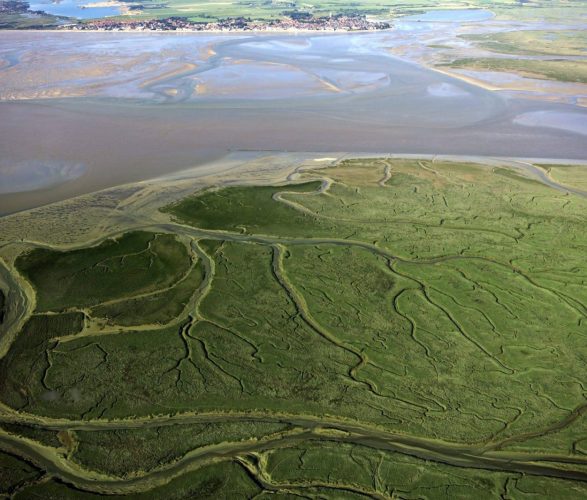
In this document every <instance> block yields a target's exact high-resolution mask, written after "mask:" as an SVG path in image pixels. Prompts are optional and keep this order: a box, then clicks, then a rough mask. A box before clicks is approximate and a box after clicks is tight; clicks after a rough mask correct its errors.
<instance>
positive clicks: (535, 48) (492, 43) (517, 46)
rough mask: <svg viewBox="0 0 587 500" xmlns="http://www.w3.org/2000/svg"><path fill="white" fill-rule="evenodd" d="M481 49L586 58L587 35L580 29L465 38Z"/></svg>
mask: <svg viewBox="0 0 587 500" xmlns="http://www.w3.org/2000/svg"><path fill="white" fill-rule="evenodd" d="M462 38H464V39H466V40H471V41H474V42H475V43H476V45H478V46H479V47H482V48H484V49H487V50H491V51H492V52H499V53H501V54H514V55H546V56H584V55H587V35H586V34H585V32H584V31H581V30H569V31H563V30H561V31H544V30H536V31H534V30H524V31H506V32H501V33H491V34H486V35H463V36H462Z"/></svg>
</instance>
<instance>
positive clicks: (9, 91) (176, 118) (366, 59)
mask: <svg viewBox="0 0 587 500" xmlns="http://www.w3.org/2000/svg"><path fill="white" fill-rule="evenodd" d="M394 40H395V39H394V37H393V34H391V33H388V32H381V33H368V34H345V35H298V36H285V35H281V36H277V35H258V36H242V35H240V36H226V35H221V36H212V35H209V34H206V35H199V34H181V35H176V34H148V35H146V34H138V33H127V34H125V33H47V32H45V33H15V32H12V33H8V32H3V33H0V57H2V58H3V59H5V60H7V61H9V62H10V64H7V65H5V66H4V67H3V68H2V69H0V81H1V82H2V85H0V95H2V96H4V97H3V99H4V101H2V100H0V157H1V158H2V160H3V162H6V164H7V165H12V166H14V165H16V166H18V169H21V170H22V172H18V174H15V173H14V172H13V173H12V174H11V177H10V178H9V177H8V176H5V177H4V180H3V183H4V187H3V190H4V191H5V194H2V196H1V197H0V213H7V212H11V211H15V210H21V209H25V208H28V207H31V206H34V205H39V204H44V203H48V202H51V201H55V200H58V199H63V198H66V197H70V196H74V195H76V194H80V193H84V192H89V191H94V190H96V189H101V188H105V187H109V186H114V185H118V184H121V183H125V182H132V181H137V180H142V179H148V178H152V177H156V176H159V175H163V174H166V173H170V172H175V171H178V170H182V169H186V168H189V167H193V166H196V165H201V164H204V163H206V162H207V161H209V160H211V159H216V158H220V157H222V156H224V155H226V154H227V153H229V152H231V151H242V150H246V151H264V150H269V151H290V152H291V151H294V152H296V151H297V152H305V151H312V152H317V153H322V152H324V153H329V152H333V151H334V152H336V151H343V152H344V151H348V152H366V153H368V152H389V153H429V154H461V155H463V154H464V155H476V156H477V155H495V156H520V157H547V158H576V159H584V158H587V144H586V141H585V137H584V135H582V132H581V130H578V129H577V128H576V126H575V125H573V126H572V127H566V128H565V127H562V126H561V123H563V124H564V122H565V120H567V118H568V119H569V122H570V123H571V122H572V123H580V122H581V121H584V122H585V123H587V110H586V109H585V108H580V107H578V106H571V105H563V104H556V103H549V102H539V101H532V100H526V99H513V98H507V97H504V96H503V95H501V94H499V93H496V92H491V91H488V90H485V89H483V88H480V87H477V86H474V85H471V84H468V83H466V82H464V81H461V80H458V79H455V78H451V77H449V76H447V75H444V74H441V73H439V72H436V71H432V70H429V69H426V68H423V67H421V66H418V65H417V64H413V63H410V62H406V61H404V60H401V59H398V58H396V57H392V56H391V55H390V53H389V47H390V46H391V45H392V44H393V43H395V41H394ZM8 56H10V59H9V57H8ZM532 113H541V114H540V115H539V116H541V120H542V122H541V123H542V125H541V126H539V127H538V126H533V125H534V123H530V122H528V121H527V120H525V119H521V118H520V117H524V116H526V117H527V116H535V115H532ZM578 132H579V133H578ZM46 165H83V166H84V168H85V170H84V171H83V172H82V173H83V175H80V176H77V177H75V176H69V177H68V176H63V177H59V175H55V172H56V171H59V170H58V169H57V170H55V169H54V170H53V171H49V172H53V177H51V175H49V174H48V173H47V172H48V171H47V170H46V169H45V170H43V169H42V168H41V167H39V166H46ZM40 168H41V170H39V169H40ZM43 168H44V167H43ZM35 169H36V170H35ZM35 172H42V175H41V174H39V178H42V179H49V178H50V179H52V180H51V181H50V182H49V181H47V182H46V183H43V182H41V183H40V184H37V185H35V184H27V182H25V181H26V179H32V178H35V177H36V176H37V174H36V173H35ZM10 179H12V180H10ZM23 179H25V181H23ZM56 180H57V181H58V182H61V184H59V185H55V182H54V181H56ZM6 184H9V187H6ZM10 185H12V188H11V187H10ZM23 186H24V187H25V188H27V186H28V188H29V189H37V191H31V192H30V195H27V194H26V193H12V194H7V193H6V191H10V190H12V191H15V190H17V189H18V190H22V189H23Z"/></svg>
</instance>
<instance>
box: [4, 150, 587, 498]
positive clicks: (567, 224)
mask: <svg viewBox="0 0 587 500" xmlns="http://www.w3.org/2000/svg"><path fill="white" fill-rule="evenodd" d="M543 168H545V169H546V170H547V172H548V173H549V175H550V176H551V177H552V178H553V179H555V180H556V181H559V182H561V183H563V184H565V185H568V186H574V187H576V188H580V187H582V186H583V182H584V179H583V177H584V176H583V175H582V173H581V172H582V171H579V170H578V167H555V166H543ZM585 213H587V198H586V197H584V196H581V195H580V194H579V193H576V194H571V193H565V192H563V191H558V190H554V189H552V188H549V187H547V186H546V185H543V184H541V183H539V182H537V181H536V180H534V179H532V178H530V177H527V176H526V175H524V174H522V173H520V172H518V171H514V170H510V169H507V168H492V167H489V166H482V165H476V164H471V163H467V164H465V163H450V162H442V161H435V162H432V161H420V160H389V159H376V158H375V159H360V160H346V161H344V162H342V163H341V164H339V165H337V166H334V167H330V168H326V169H316V170H306V171H305V172H304V173H303V174H302V176H301V178H300V179H299V180H298V181H296V183H292V184H287V185H282V186H263V187H255V186H248V187H241V186H232V187H226V188H221V189H209V190H204V191H201V192H198V193H195V194H194V195H192V196H189V197H187V198H185V199H183V200H181V201H179V202H178V203H175V204H173V205H170V206H167V207H165V208H164V209H163V214H165V215H166V216H167V217H169V222H168V223H166V224H164V225H163V227H164V228H165V231H167V232H168V233H160V232H149V233H147V232H134V233H127V234H126V235H124V236H118V237H116V238H114V239H112V238H108V239H105V240H104V241H103V242H102V243H100V244H98V245H95V246H92V247H87V248H79V249H76V250H69V251H56V250H48V249H34V250H32V251H28V252H27V251H25V252H23V253H22V254H21V255H20V256H19V257H18V258H17V259H16V261H15V264H16V267H17V269H18V271H19V272H20V273H21V274H22V275H23V276H25V277H26V278H27V279H28V280H29V281H30V283H31V285H32V286H33V287H34V290H35V292H36V296H37V304H36V310H35V311H34V314H33V315H32V316H31V317H30V318H29V319H28V321H27V322H26V325H25V327H24V329H23V331H22V332H21V333H20V334H19V335H18V336H17V338H16V341H15V342H14V343H13V344H12V346H11V348H10V350H9V351H8V354H7V355H6V356H5V357H4V358H3V359H2V360H0V399H1V401H2V402H3V403H4V404H5V405H8V407H10V408H13V409H16V410H19V413H16V414H11V413H3V412H0V448H1V449H2V450H4V451H6V453H8V455H6V456H4V457H0V464H2V465H1V468H2V470H11V468H14V467H17V466H18V467H20V469H19V470H22V471H24V472H22V474H24V476H23V477H26V478H28V477H29V476H30V479H26V480H25V479H23V480H22V481H26V482H27V484H26V485H24V486H23V485H22V484H21V482H22V481H21V480H20V479H19V480H18V481H15V482H14V484H13V483H10V482H7V483H6V484H7V486H3V488H4V489H5V490H6V491H8V490H11V489H12V490H14V488H18V489H19V491H18V492H17V493H16V495H14V498H32V497H34V495H41V496H42V497H43V498H60V499H61V498H95V497H97V496H99V495H105V494H108V495H112V496H111V498H119V497H120V498H122V497H124V498H134V497H136V498H161V497H165V498H186V495H187V496H188V497H189V495H192V497H197V498H251V497H253V496H255V495H258V498H263V497H269V496H270V495H271V496H275V495H278V496H283V497H285V498H290V497H291V496H292V495H294V496H295V495H305V496H307V497H310V498H332V499H335V498H336V499H338V498H349V499H351V498H352V499H355V498H364V497H366V496H367V497H371V498H398V497H399V498H416V497H418V498H420V497H425V498H432V499H434V498H470V497H471V496H475V497H479V498H488V499H489V498H496V497H500V496H501V497H502V498H581V497H583V496H585V495H587V489H586V488H587V487H586V486H585V485H586V484H587V459H586V458H585V454H586V453H587V444H586V443H585V425H586V421H585V413H587V404H586V403H585V390H584V380H585V379H586V376H587V368H586V366H587V364H586V363H585V360H586V359H587V350H586V348H585V335H586V334H587V331H586V330H585V325H586V323H585V319H586V317H587V288H586V286H585V284H586V281H585V279H586V276H587V268H586V265H585V259H584V249H585V247H586V245H587V235H586V234H585V231H584V227H585V222H586V220H585ZM178 223H179V224H178ZM170 232H174V233H176V234H170ZM11 415H12V416H11ZM17 457H22V458H23V459H25V460H26V461H27V463H28V462H30V464H31V465H26V466H25V465H19V464H20V462H18V460H19V459H18V458H17ZM15 460H16V462H15ZM23 463H24V462H23ZM33 465H34V467H33ZM39 470H46V471H50V474H49V475H48V476H47V477H45V478H44V479H42V480H39V479H38V475H39V472H38V471H39ZM7 474H8V473H7ZM14 477H15V478H17V479H18V478H19V477H20V476H18V475H14ZM19 481H21V482H19ZM17 483H18V484H19V486H18V487H17V486H15V485H16V484H17ZM12 490H11V491H12Z"/></svg>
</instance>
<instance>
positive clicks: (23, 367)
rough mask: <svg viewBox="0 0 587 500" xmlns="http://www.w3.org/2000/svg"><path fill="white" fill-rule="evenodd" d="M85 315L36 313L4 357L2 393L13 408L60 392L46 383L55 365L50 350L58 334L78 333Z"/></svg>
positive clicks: (0, 369) (0, 365)
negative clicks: (47, 376)
mask: <svg viewBox="0 0 587 500" xmlns="http://www.w3.org/2000/svg"><path fill="white" fill-rule="evenodd" d="M83 321H84V315H83V314H81V313H64V314H52V315H44V314H42V315H34V316H32V317H31V318H30V319H29V321H28V322H27V323H26V325H25V326H24V328H23V330H22V331H21V332H20V333H19V335H18V336H17V338H16V340H15V341H14V343H13V344H12V346H11V348H10V351H8V354H7V355H6V356H5V357H4V358H2V360H0V397H1V398H2V401H4V402H5V403H7V404H8V405H10V406H12V407H13V408H24V407H27V406H28V405H29V404H33V403H34V401H35V400H42V399H46V400H51V399H53V398H54V397H55V396H56V393H55V392H54V391H52V390H51V389H50V388H49V386H47V383H46V378H45V377H46V374H47V373H46V372H47V370H48V369H49V368H50V366H51V358H50V355H49V354H48V352H49V351H50V350H51V349H52V348H54V347H55V346H56V345H57V342H55V341H54V339H55V338H56V337H59V336H62V335H74V334H76V333H78V332H80V331H81V329H82V327H83Z"/></svg>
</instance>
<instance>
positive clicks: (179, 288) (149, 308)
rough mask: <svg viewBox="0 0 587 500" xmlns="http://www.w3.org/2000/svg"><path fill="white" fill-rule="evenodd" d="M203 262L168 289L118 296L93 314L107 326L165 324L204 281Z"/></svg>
mask: <svg viewBox="0 0 587 500" xmlns="http://www.w3.org/2000/svg"><path fill="white" fill-rule="evenodd" d="M204 276H205V273H204V269H203V266H202V262H201V261H200V260H197V261H196V263H195V264H194V265H193V266H192V268H191V269H190V271H189V272H188V273H187V274H186V275H185V276H184V277H182V278H180V279H179V281H177V282H175V283H173V284H172V285H171V287H170V288H169V289H167V290H163V291H158V292H151V293H148V294H144V295H142V296H140V297H133V298H129V299H124V298H122V299H119V300H115V301H111V302H109V303H106V304H102V305H99V306H96V307H94V308H92V316H93V317H98V318H105V319H106V320H107V322H108V324H110V325H123V326H138V325H146V324H160V325H163V324H166V323H169V322H170V321H172V320H174V319H176V318H179V317H180V316H181V314H182V312H183V311H184V309H185V308H186V306H187V305H188V304H189V302H190V299H191V298H192V297H193V295H194V293H195V292H196V291H197V290H198V288H199V287H200V286H201V284H202V281H203V280H204Z"/></svg>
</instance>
